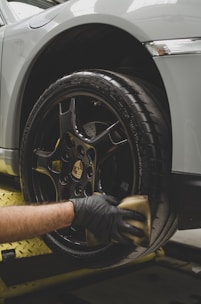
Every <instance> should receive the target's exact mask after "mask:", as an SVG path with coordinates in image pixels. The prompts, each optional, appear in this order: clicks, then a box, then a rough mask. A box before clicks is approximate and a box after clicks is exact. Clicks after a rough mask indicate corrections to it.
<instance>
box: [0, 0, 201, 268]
mask: <svg viewBox="0 0 201 304" xmlns="http://www.w3.org/2000/svg"><path fill="white" fill-rule="evenodd" d="M200 29H201V1H199V0H123V1H117V0H110V1H104V0H69V1H66V2H65V1H59V0H27V1H24V0H21V1H7V0H1V2H0V58H1V61H0V71H1V73H0V77H1V78H0V84H1V88H0V94H1V96H0V173H1V179H2V180H3V178H8V176H9V177H10V179H11V180H15V181H17V182H18V181H19V184H20V187H21V190H22V192H23V194H24V197H25V200H26V201H27V203H29V202H37V203H43V202H44V201H45V202H46V201H55V200H56V201H60V200H66V199H68V198H70V197H83V196H86V195H91V194H92V193H94V192H101V193H106V194H110V195H113V196H115V197H117V198H118V199H119V200H121V199H123V198H124V197H127V196H130V195H133V194H142V195H147V196H148V198H149V202H150V210H151V211H150V214H149V215H150V216H151V218H152V233H151V241H150V246H149V247H148V248H146V247H141V246H139V247H135V246H125V245H119V244H111V243H110V244H96V245H90V244H89V243H88V241H87V238H86V232H85V231H83V229H81V228H80V227H71V228H69V229H62V230H58V231H54V232H52V233H50V234H47V235H45V236H44V240H45V242H46V243H47V244H48V246H50V247H51V248H53V249H54V250H55V251H61V252H63V253H66V254H67V255H68V256H69V258H70V257H73V258H75V259H77V260H81V261H83V260H84V261H85V262H87V263H89V264H90V265H93V266H96V265H98V266H99V265H108V264H111V263H112V264H115V263H119V262H122V263H124V262H127V261H130V260H134V259H136V258H138V257H139V256H143V255H145V254H147V253H149V252H152V251H154V250H156V249H157V248H158V247H160V246H162V245H163V244H164V243H165V242H167V240H168V239H169V238H170V237H171V236H172V234H173V233H174V232H175V231H176V229H187V228H198V227H200V225H201V203H200V200H201V134H200V130H201V119H200V116H201V30H200Z"/></svg>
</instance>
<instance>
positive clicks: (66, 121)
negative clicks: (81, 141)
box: [59, 98, 76, 138]
mask: <svg viewBox="0 0 201 304" xmlns="http://www.w3.org/2000/svg"><path fill="white" fill-rule="evenodd" d="M59 121H60V138H62V136H63V135H64V134H66V133H67V132H71V133H75V129H76V113H75V98H71V100H70V105H69V108H68V109H67V110H65V109H64V106H63V104H61V103H60V105H59Z"/></svg>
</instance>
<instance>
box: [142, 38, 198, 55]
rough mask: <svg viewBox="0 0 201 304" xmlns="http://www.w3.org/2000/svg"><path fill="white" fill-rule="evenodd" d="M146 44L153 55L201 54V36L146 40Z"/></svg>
mask: <svg viewBox="0 0 201 304" xmlns="http://www.w3.org/2000/svg"><path fill="white" fill-rule="evenodd" d="M144 46H145V47H146V48H147V50H148V51H149V53H150V54H151V55H152V56H153V57H156V56H157V57H158V56H167V55H183V54H200V53H201V38H189V39H172V40H159V41H150V42H145V43H144Z"/></svg>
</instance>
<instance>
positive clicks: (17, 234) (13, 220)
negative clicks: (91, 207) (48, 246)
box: [0, 202, 74, 243]
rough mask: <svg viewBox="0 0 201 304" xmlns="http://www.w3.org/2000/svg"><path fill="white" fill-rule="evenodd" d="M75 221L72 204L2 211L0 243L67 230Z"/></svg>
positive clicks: (31, 206) (33, 206)
mask: <svg viewBox="0 0 201 304" xmlns="http://www.w3.org/2000/svg"><path fill="white" fill-rule="evenodd" d="M73 219H74V208H73V204H72V203H71V202H66V203H55V204H48V205H25V206H10V207H3V208H1V209H0V243H6V242H13V241H20V240H25V239H30V238H33V237H36V236H40V235H43V234H45V233H48V232H51V231H54V230H57V229H61V228H65V227H68V226H70V225H71V223H72V221H73Z"/></svg>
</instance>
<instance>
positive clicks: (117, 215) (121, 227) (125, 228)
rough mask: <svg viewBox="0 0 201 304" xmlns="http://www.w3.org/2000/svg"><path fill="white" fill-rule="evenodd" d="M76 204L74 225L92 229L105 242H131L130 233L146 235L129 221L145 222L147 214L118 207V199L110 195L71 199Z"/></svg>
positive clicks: (139, 236) (138, 235) (137, 235)
mask: <svg viewBox="0 0 201 304" xmlns="http://www.w3.org/2000/svg"><path fill="white" fill-rule="evenodd" d="M70 201H71V202H72V203H73V205H74V211H75V219H74V221H73V223H72V225H74V226H83V227H84V228H87V229H88V230H90V231H91V232H92V233H94V235H95V236H96V237H97V238H98V240H100V241H101V242H103V243H107V242H111V241H115V242H120V243H130V238H129V237H128V235H133V236H136V237H138V238H141V237H142V238H143V237H144V232H143V230H142V229H139V228H137V227H135V226H133V225H131V224H129V223H128V222H127V221H128V220H129V219H130V220H136V221H140V222H143V221H145V216H144V215H143V214H141V213H138V212H136V211H130V210H125V209H120V208H117V207H116V205H117V204H118V202H117V200H116V199H115V198H114V197H112V196H109V195H103V194H101V195H92V196H88V197H84V198H75V199H70Z"/></svg>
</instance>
